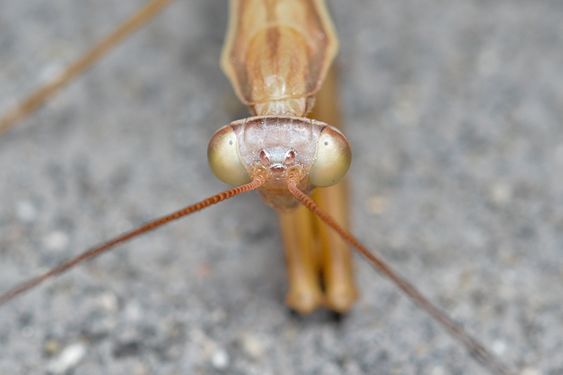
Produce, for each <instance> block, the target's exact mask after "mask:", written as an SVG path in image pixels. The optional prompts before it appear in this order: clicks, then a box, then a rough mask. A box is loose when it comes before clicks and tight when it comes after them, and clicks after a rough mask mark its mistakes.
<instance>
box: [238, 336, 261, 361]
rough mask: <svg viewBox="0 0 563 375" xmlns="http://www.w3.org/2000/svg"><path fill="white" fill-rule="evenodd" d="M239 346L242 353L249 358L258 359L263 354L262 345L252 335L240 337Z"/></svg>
mask: <svg viewBox="0 0 563 375" xmlns="http://www.w3.org/2000/svg"><path fill="white" fill-rule="evenodd" d="M240 344H241V347H242V349H243V350H244V352H245V353H246V354H247V355H248V356H249V357H251V358H254V359H258V358H260V357H262V355H263V354H264V351H265V348H264V344H263V343H262V341H260V340H259V339H258V338H257V337H256V336H254V335H251V334H246V335H244V336H242V337H241V339H240Z"/></svg>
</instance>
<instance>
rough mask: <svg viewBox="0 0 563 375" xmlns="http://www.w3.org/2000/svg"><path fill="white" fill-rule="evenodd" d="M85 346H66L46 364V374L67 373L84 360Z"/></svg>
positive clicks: (80, 344)
mask: <svg viewBox="0 0 563 375" xmlns="http://www.w3.org/2000/svg"><path fill="white" fill-rule="evenodd" d="M85 354H86V346H85V345H84V344H82V343H75V344H71V345H69V346H67V347H66V348H64V349H63V350H62V352H61V353H60V354H59V355H58V356H57V357H55V358H53V359H52V360H51V361H49V363H48V364H47V372H48V373H50V374H64V373H65V372H67V371H69V370H70V369H72V368H73V367H75V366H76V365H78V363H79V362H80V361H81V360H82V358H84V355H85Z"/></svg>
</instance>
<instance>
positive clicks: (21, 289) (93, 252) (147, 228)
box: [0, 176, 264, 306]
mask: <svg viewBox="0 0 563 375" xmlns="http://www.w3.org/2000/svg"><path fill="white" fill-rule="evenodd" d="M263 184H264V178H263V177H261V176H258V177H256V178H255V179H254V180H252V181H251V182H249V183H248V184H244V185H240V186H235V187H234V188H232V189H229V190H225V191H223V192H221V193H218V194H215V195H212V196H210V197H208V198H205V199H204V200H202V201H199V202H197V203H195V204H192V205H189V206H186V207H184V208H181V209H179V210H177V211H174V212H172V213H169V214H167V215H164V216H161V217H159V218H156V219H154V220H151V221H149V222H148V223H145V224H143V225H141V226H139V227H137V228H134V229H132V230H130V231H128V232H125V233H122V234H121V235H119V236H117V237H114V238H112V239H111V240H109V241H106V242H104V243H102V244H100V245H98V246H94V247H92V248H90V249H88V250H86V251H85V252H83V253H82V254H80V255H78V256H76V257H74V258H70V259H68V260H66V261H64V262H62V263H61V264H59V265H58V266H56V267H54V268H52V269H50V270H49V271H47V272H45V273H43V274H41V275H38V276H35V277H33V278H31V279H29V280H26V281H24V282H22V283H21V284H19V285H16V286H15V287H14V288H12V289H10V290H8V291H6V292H4V293H3V294H0V306H1V305H3V304H5V303H7V302H8V301H10V300H12V299H13V298H15V297H17V296H18V295H20V294H22V293H25V292H27V291H28V290H30V289H32V288H34V287H36V286H38V285H39V284H42V283H43V282H44V281H46V280H48V279H50V278H52V277H54V276H58V275H60V274H61V273H63V272H65V271H68V270H69V269H70V268H72V267H74V266H76V265H77V264H79V263H82V262H85V261H87V260H90V259H92V258H94V257H96V256H98V255H100V254H103V253H105V252H107V251H109V250H111V249H113V248H114V247H115V246H117V245H119V244H122V243H125V242H128V241H130V240H132V239H134V238H136V237H139V236H141V235H143V234H145V233H148V232H152V231H153V230H155V229H157V228H159V227H161V226H163V225H165V224H168V223H170V222H172V221H176V220H178V219H181V218H183V217H184V216H188V215H190V214H193V213H194V212H197V211H201V210H203V209H205V208H207V207H209V206H212V205H214V204H217V203H219V202H222V201H224V200H227V199H229V198H232V197H234V196H236V195H239V194H242V193H246V192H249V191H252V190H255V189H257V188H259V187H260V186H262V185H263Z"/></svg>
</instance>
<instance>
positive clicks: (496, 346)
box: [492, 340, 506, 355]
mask: <svg viewBox="0 0 563 375" xmlns="http://www.w3.org/2000/svg"><path fill="white" fill-rule="evenodd" d="M492 349H493V351H494V352H495V353H496V354H497V355H502V354H503V353H504V352H506V342H504V341H502V340H495V341H494V342H493V347H492Z"/></svg>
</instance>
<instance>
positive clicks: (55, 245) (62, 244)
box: [43, 230, 69, 251]
mask: <svg viewBox="0 0 563 375" xmlns="http://www.w3.org/2000/svg"><path fill="white" fill-rule="evenodd" d="M68 242H69V239H68V236H67V234H66V233H65V232H63V231H60V230H55V231H53V232H51V233H49V234H48V235H46V236H45V237H44V238H43V246H45V248H47V250H50V251H61V250H64V249H66V248H67V246H68Z"/></svg>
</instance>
